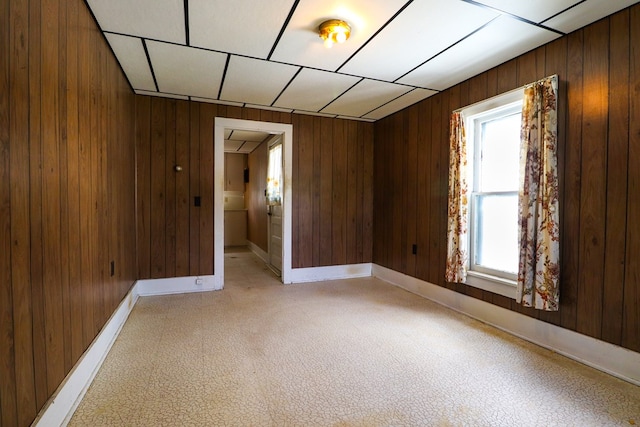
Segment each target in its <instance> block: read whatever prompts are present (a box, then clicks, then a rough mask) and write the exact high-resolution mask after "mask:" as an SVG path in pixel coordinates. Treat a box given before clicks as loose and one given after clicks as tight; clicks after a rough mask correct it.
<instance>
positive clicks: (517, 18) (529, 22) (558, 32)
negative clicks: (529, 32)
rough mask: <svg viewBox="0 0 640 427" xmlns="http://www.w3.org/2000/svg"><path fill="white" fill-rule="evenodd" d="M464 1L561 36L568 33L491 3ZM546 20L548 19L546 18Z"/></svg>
mask: <svg viewBox="0 0 640 427" xmlns="http://www.w3.org/2000/svg"><path fill="white" fill-rule="evenodd" d="M462 1H463V2H465V3H468V4H472V5H474V6H478V7H482V8H484V9H489V10H493V11H495V12H498V13H500V14H501V15H504V16H507V17H509V18H512V19H515V20H516V21H520V22H524V23H525V24H529V25H533V26H534V27H538V28H542V29H544V30H547V31H551V32H554V33H556V34H560V35H561V36H564V35H566V34H565V33H563V32H562V31H560V30H556V29H555V28H550V27H547V26H545V25H541V24H539V23H537V22H534V21H531V20H530V19H527V18H523V17H522V16H518V15H516V14H513V13H509V12H506V11H504V10H501V9H498V8H495V7H491V6H489V5H486V4H484V3H480V2H477V1H475V0H462ZM545 21H546V20H545Z"/></svg>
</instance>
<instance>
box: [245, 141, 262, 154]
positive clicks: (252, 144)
mask: <svg viewBox="0 0 640 427" xmlns="http://www.w3.org/2000/svg"><path fill="white" fill-rule="evenodd" d="M261 143H262V141H260V142H255V141H246V142H245V143H244V144H243V145H242V147H241V148H240V151H241V152H243V153H251V152H252V151H253V150H255V149H256V148H257V147H258V145H260V144H261Z"/></svg>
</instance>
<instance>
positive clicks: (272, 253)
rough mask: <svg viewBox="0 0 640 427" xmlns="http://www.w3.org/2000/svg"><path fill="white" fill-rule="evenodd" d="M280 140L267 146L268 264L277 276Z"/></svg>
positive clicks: (279, 214) (280, 248)
mask: <svg viewBox="0 0 640 427" xmlns="http://www.w3.org/2000/svg"><path fill="white" fill-rule="evenodd" d="M282 178H283V174H282V138H281V137H280V138H275V139H274V140H273V142H272V143H271V144H269V163H268V170H267V194H266V196H267V197H266V203H267V208H268V210H267V215H269V220H268V227H269V229H268V240H269V264H270V267H271V269H273V270H274V271H275V272H276V273H277V274H278V275H280V274H281V272H282V193H283V191H282V183H283V180H282Z"/></svg>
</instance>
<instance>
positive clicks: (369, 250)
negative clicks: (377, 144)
mask: <svg viewBox="0 0 640 427" xmlns="http://www.w3.org/2000/svg"><path fill="white" fill-rule="evenodd" d="M360 126H361V132H362V135H363V136H364V138H363V142H362V143H363V145H364V148H363V159H364V160H363V170H362V173H363V178H362V179H363V183H362V186H363V190H362V191H363V197H362V218H363V219H362V221H363V224H362V260H361V262H371V261H372V257H373V195H374V187H373V162H374V151H373V125H370V124H365V123H363V124H361V125H360Z"/></svg>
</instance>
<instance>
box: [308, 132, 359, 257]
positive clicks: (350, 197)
mask: <svg viewBox="0 0 640 427" xmlns="http://www.w3.org/2000/svg"><path fill="white" fill-rule="evenodd" d="M346 125H347V144H348V145H347V177H346V178H347V179H346V180H345V182H346V184H347V192H346V198H347V200H346V203H347V212H346V228H345V231H346V245H345V251H346V258H345V260H344V262H345V263H346V264H357V263H358V262H359V260H358V248H357V246H358V245H357V240H358V224H357V222H356V221H357V215H358V212H357V210H358V209H357V205H358V193H357V190H358V164H359V163H358V123H357V122H355V121H348V122H347V123H346ZM308 164H310V165H313V159H311V161H310V162H309V163H308ZM309 206H310V207H312V204H311V203H310V204H309ZM311 265H312V264H311Z"/></svg>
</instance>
